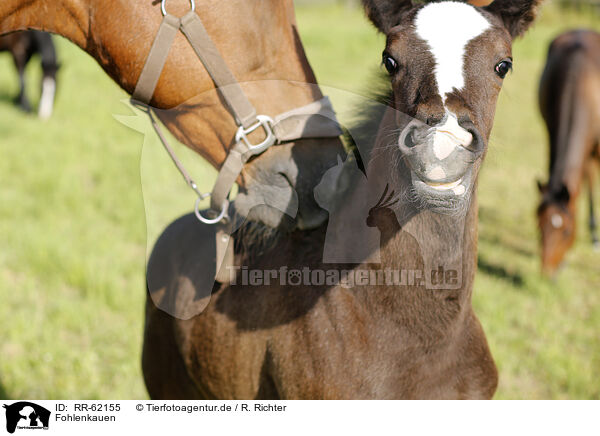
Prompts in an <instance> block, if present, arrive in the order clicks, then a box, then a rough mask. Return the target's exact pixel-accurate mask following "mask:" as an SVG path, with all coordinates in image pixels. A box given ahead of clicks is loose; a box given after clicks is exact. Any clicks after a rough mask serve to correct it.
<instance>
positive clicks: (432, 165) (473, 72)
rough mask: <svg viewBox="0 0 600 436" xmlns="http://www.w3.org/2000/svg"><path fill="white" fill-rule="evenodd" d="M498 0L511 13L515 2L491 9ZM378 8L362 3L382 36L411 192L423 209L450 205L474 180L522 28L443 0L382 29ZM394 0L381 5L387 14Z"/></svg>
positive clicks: (465, 196)
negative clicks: (376, 10) (515, 38)
mask: <svg viewBox="0 0 600 436" xmlns="http://www.w3.org/2000/svg"><path fill="white" fill-rule="evenodd" d="M502 2H504V3H510V5H511V7H513V8H514V5H515V3H518V0H496V2H494V3H493V5H494V4H495V5H496V8H498V7H501V6H502ZM381 3H386V2H385V1H383V0H382V2H379V3H378V2H377V1H376V0H374V1H366V2H365V6H366V8H367V13H368V14H369V16H370V18H371V19H372V20H373V21H374V22H375V24H376V25H378V27H379V28H380V30H382V31H383V32H384V33H385V34H386V36H387V43H386V47H385V50H384V52H383V65H384V66H385V68H386V69H387V71H388V73H389V75H390V79H391V83H392V88H393V92H394V106H395V109H396V110H397V111H398V114H399V116H398V117H397V124H398V125H397V127H398V129H399V131H400V132H401V133H400V135H399V138H398V147H399V148H400V150H401V153H402V155H403V158H404V160H405V161H406V162H407V164H408V167H409V169H410V173H411V174H410V179H411V182H412V188H413V190H414V191H415V193H416V194H417V196H418V197H419V199H420V200H421V201H422V202H424V203H425V204H429V205H430V206H435V207H436V208H437V209H442V210H443V209H447V208H450V207H452V208H454V207H456V205H457V204H460V203H461V201H464V200H467V199H468V198H469V194H470V192H471V191H472V188H473V185H474V183H475V180H476V177H477V173H478V171H479V167H480V164H481V160H482V159H483V156H484V154H485V151H486V148H487V142H488V139H489V136H490V132H491V129H492V124H493V118H494V112H495V106H496V100H497V97H498V93H499V92H500V89H501V87H502V82H503V80H504V78H505V76H506V75H507V73H508V72H509V71H510V70H511V68H512V55H511V44H512V39H513V37H514V36H516V35H518V34H520V33H522V32H523V31H524V28H523V23H517V22H511V21H510V20H508V19H507V17H506V16H505V15H502V13H501V12H499V11H498V10H494V9H490V8H477V7H474V6H471V5H469V4H466V3H458V2H440V3H430V4H427V5H425V6H422V7H415V8H412V7H411V8H410V9H406V10H405V11H402V12H401V13H400V14H399V15H398V18H397V20H396V21H390V22H389V24H392V23H393V25H389V26H386V25H385V22H384V24H383V25H382V21H381V20H382V17H381V16H377V15H376V14H375V13H374V9H377V8H378V7H379V8H381V9H383V8H382V4H381ZM398 3H399V2H387V5H385V4H384V5H383V6H384V7H387V8H388V9H387V11H389V10H390V9H391V10H393V8H394V7H398ZM498 3H500V5H498ZM522 3H526V4H528V5H530V6H531V7H533V5H534V2H532V1H523V2H522ZM521 6H523V5H521ZM524 11H526V7H525V6H523V7H522V11H521V12H523V13H524ZM513 12H514V11H513ZM529 12H531V11H529ZM532 14H533V12H531V16H527V17H526V19H527V20H528V21H527V23H529V22H530V21H531V20H532V19H533V18H532V17H533V15H532ZM519 17H520V18H521V19H523V17H522V16H521V15H519V14H517V15H514V16H511V18H514V19H515V20H518V19H519ZM517 24H518V26H517V27H513V25H517ZM404 115H408V116H409V117H410V118H409V117H406V116H404ZM411 119H412V121H409V120H411Z"/></svg>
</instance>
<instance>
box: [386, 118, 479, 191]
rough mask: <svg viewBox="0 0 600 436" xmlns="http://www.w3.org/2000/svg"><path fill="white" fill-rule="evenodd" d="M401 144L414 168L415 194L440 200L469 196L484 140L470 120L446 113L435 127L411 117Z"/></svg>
mask: <svg viewBox="0 0 600 436" xmlns="http://www.w3.org/2000/svg"><path fill="white" fill-rule="evenodd" d="M398 146H399V148H400V151H401V152H402V155H403V157H404V159H405V160H406V162H407V163H408V165H409V167H410V169H411V176H412V183H413V188H414V189H415V191H416V194H417V195H418V196H419V197H420V198H422V199H424V200H428V199H433V200H437V201H439V200H445V199H457V198H461V197H466V196H467V194H468V192H469V191H470V188H471V187H472V183H473V180H474V177H473V171H472V170H473V166H474V163H475V162H476V161H477V160H478V159H479V158H480V157H481V156H482V154H483V151H484V148H485V143H484V140H483V138H482V136H481V134H480V133H479V132H478V131H477V129H476V128H475V126H474V124H473V123H472V122H471V121H470V120H467V119H465V120H461V121H460V122H459V121H458V120H457V118H456V116H455V115H454V114H452V113H446V115H445V117H444V118H443V119H442V120H441V121H440V122H439V123H438V124H436V125H434V126H429V125H427V124H425V123H422V122H420V121H418V120H412V121H411V122H410V123H408V125H407V126H406V127H405V128H404V129H403V130H402V133H401V134H400V137H399V140H398Z"/></svg>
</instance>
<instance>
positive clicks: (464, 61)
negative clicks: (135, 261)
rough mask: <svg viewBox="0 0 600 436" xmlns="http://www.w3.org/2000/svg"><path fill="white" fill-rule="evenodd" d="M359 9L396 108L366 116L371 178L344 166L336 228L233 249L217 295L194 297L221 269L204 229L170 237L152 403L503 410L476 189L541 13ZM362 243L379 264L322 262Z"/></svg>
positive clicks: (160, 264) (161, 245)
mask: <svg viewBox="0 0 600 436" xmlns="http://www.w3.org/2000/svg"><path fill="white" fill-rule="evenodd" d="M363 3H364V5H365V8H366V11H367V14H368V16H369V18H370V19H371V20H372V22H373V23H374V24H375V25H376V26H377V28H378V29H379V30H380V31H381V32H383V33H385V35H386V36H387V44H386V47H385V50H384V54H383V62H384V65H385V67H386V69H387V70H388V72H389V80H390V84H391V96H390V101H391V102H392V104H391V107H382V108H380V109H379V110H378V111H377V115H374V114H372V115H371V117H372V118H371V121H372V126H375V130H374V131H371V132H372V133H371V134H369V135H366V142H362V141H359V143H358V144H357V145H358V148H359V150H360V155H361V156H360V157H361V160H362V165H358V164H357V163H356V162H355V161H353V160H352V159H350V158H349V159H348V160H346V163H344V164H342V163H340V165H343V166H344V167H346V165H347V167H348V168H350V169H349V170H348V171H351V174H358V176H357V177H350V176H348V173H347V171H346V170H345V169H344V168H341V169H338V168H335V169H331V170H330V171H329V172H328V173H327V174H325V177H324V178H323V179H322V180H323V181H322V182H321V183H320V184H319V185H318V186H317V192H315V194H316V195H317V197H318V198H317V202H318V203H319V204H321V205H323V207H325V205H327V206H328V210H329V213H330V226H329V228H327V229H326V228H325V226H321V227H320V228H317V229H315V230H312V231H295V232H293V233H291V234H289V235H287V237H285V238H280V239H279V240H278V241H277V242H276V243H275V245H274V246H273V247H271V249H270V250H269V251H267V252H266V253H265V254H262V255H260V254H256V253H253V251H252V247H250V250H249V251H248V252H246V251H244V250H241V249H240V247H238V249H237V251H236V265H237V271H234V272H237V276H236V275H235V274H233V275H234V277H233V279H234V280H232V282H231V283H230V284H221V283H215V285H214V287H213V288H212V289H206V288H202V287H201V286H199V285H198V283H200V281H199V280H198V277H200V276H201V275H202V274H203V273H202V270H203V268H209V269H210V268H211V267H212V266H211V265H208V266H207V259H206V258H205V257H203V255H202V253H204V252H205V250H203V249H202V248H203V247H204V246H205V245H206V244H207V243H210V238H208V235H210V231H209V230H207V229H206V227H205V226H200V225H198V223H197V222H196V221H195V218H194V217H193V216H185V217H183V218H181V219H179V220H178V221H176V222H175V223H173V224H172V225H171V226H169V228H167V230H166V231H165V232H164V234H163V235H162V236H161V238H160V239H159V241H158V242H157V244H156V246H155V248H154V251H153V253H152V255H151V258H150V261H149V263H148V284H149V285H150V287H149V293H150V294H151V296H152V298H149V299H148V303H147V306H146V308H147V310H146V328H145V337H144V351H143V370H144V377H145V380H146V386H147V388H148V391H149V393H150V396H151V397H153V398H288V399H292V398H296V399H299V398H331V399H335V398H337V399H345V398H491V397H492V396H493V394H494V392H495V389H496V384H497V371H496V367H495V365H494V362H493V359H492V356H491V354H490V351H489V348H488V345H487V341H486V338H485V335H484V333H483V330H482V328H481V325H480V324H479V321H478V320H477V317H476V316H475V314H474V312H473V308H472V305H471V295H472V290H473V279H474V275H475V272H476V268H477V262H476V260H477V256H476V251H477V201H476V190H475V186H476V180H477V175H478V172H479V168H480V165H481V163H482V160H483V157H484V155H485V151H486V147H487V142H488V138H489V135H490V131H491V128H492V122H493V115H494V109H495V104H496V98H497V95H498V93H499V91H500V88H501V86H502V81H503V79H504V77H505V76H506V74H507V73H508V72H509V71H510V69H511V65H512V58H511V43H512V40H513V38H515V37H517V36H520V35H522V34H523V33H524V32H525V30H526V28H527V27H528V26H529V25H530V24H531V22H532V21H533V19H534V17H535V11H536V7H537V4H538V2H537V1H533V0H496V2H494V3H492V4H491V5H490V6H488V7H486V8H476V7H473V6H470V5H467V4H464V3H458V2H439V3H431V4H427V5H413V4H412V3H411V2H410V1H407V0H404V1H398V0H394V1H389V0H379V1H378V0H364V2H363ZM359 167H362V168H364V171H365V173H364V174H361V173H360V172H359V171H357V170H356V168H359ZM363 179H366V182H365V180H363ZM365 183H366V185H365ZM365 205H368V206H370V208H369V207H363V206H365ZM329 206H331V207H330V208H329ZM357 211H361V213H362V211H364V213H365V215H364V216H362V217H361V216H359V217H357V219H353V218H354V217H353V216H350V218H349V219H345V218H346V217H348V216H349V215H350V214H355V213H357ZM334 214H335V217H341V219H339V220H338V219H334ZM338 222H339V223H342V228H338V229H335V228H334V229H331V227H332V224H333V225H335V224H334V223H338ZM355 226H356V227H355ZM365 227H366V230H365ZM363 231H364V232H366V233H365V234H366V237H365V238H366V241H367V242H365V244H368V247H373V246H375V247H376V248H378V250H377V249H375V250H373V251H367V252H366V253H364V255H363V256H362V259H353V260H352V261H353V262H360V263H353V264H339V263H332V260H331V259H328V258H327V256H325V258H324V256H323V253H324V252H325V253H327V252H332V253H335V255H336V256H337V255H338V254H339V251H336V250H327V249H326V247H324V246H325V244H326V243H327V244H329V243H330V242H328V241H332V240H333V241H336V243H337V241H339V242H340V243H341V244H344V243H348V241H349V242H350V243H348V246H347V247H348V249H352V248H353V245H352V241H356V240H357V239H358V240H361V241H363V239H359V236H364V235H362V234H361V235H359V234H358V233H357V232H363ZM374 232H375V233H374ZM373 234H374V235H375V236H376V237H377V240H376V241H375V243H373V241H372V240H371V239H370V237H371V236H370V235H373ZM330 235H333V236H334V237H333V238H330V237H329V236H330ZM361 243H362V242H361ZM342 254H343V253H342ZM341 258H343V259H347V258H348V257H347V256H342V257H341ZM274 277H275V278H274ZM336 278H337V279H336ZM246 279H247V280H246ZM396 279H398V280H396ZM153 300H154V301H157V302H160V304H159V306H160V307H165V306H168V305H171V304H172V305H174V306H175V307H179V310H180V312H179V313H181V314H182V316H181V318H185V319H177V318H174V317H171V316H169V315H167V314H166V313H164V312H162V311H161V310H160V309H158V308H157V307H156V306H155V304H154V302H153ZM169 302H171V303H169Z"/></svg>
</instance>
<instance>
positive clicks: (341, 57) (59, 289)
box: [0, 6, 600, 399]
mask: <svg viewBox="0 0 600 436" xmlns="http://www.w3.org/2000/svg"><path fill="white" fill-rule="evenodd" d="M297 15H298V21H299V25H300V31H301V34H302V37H303V40H304V43H305V46H306V50H307V53H308V56H309V58H310V60H311V63H312V64H313V67H314V68H315V70H316V73H317V77H318V79H319V81H320V82H321V83H322V84H323V85H327V86H331V87H336V88H341V89H344V90H347V91H351V92H355V93H361V92H363V91H364V90H365V89H366V88H367V87H368V83H369V80H370V79H369V78H370V77H372V71H373V69H374V68H377V65H378V63H379V61H380V54H381V51H382V48H383V39H382V38H381V37H380V36H378V35H377V34H376V33H375V31H374V30H373V29H372V28H371V26H370V25H369V24H368V23H367V21H366V20H365V19H364V18H363V17H362V14H361V12H360V11H359V10H356V9H350V8H345V7H336V6H311V7H302V8H299V9H298V11H297ZM574 27H592V28H595V29H597V30H600V18H599V17H598V16H594V15H593V14H589V13H574V12H563V11H559V10H557V9H555V8H553V7H547V8H545V9H544V10H543V11H542V16H541V19H540V21H539V22H538V24H537V25H536V26H535V28H534V29H533V31H531V32H530V34H529V35H528V36H527V38H526V39H524V40H522V41H518V42H517V43H516V44H515V47H514V58H515V71H514V73H513V74H512V76H509V78H508V79H507V80H506V85H505V89H504V90H503V92H502V95H501V98H500V101H499V103H498V111H497V116H496V123H495V128H494V132H493V138H492V140H491V145H490V151H489V154H488V157H487V161H486V164H485V166H484V169H483V171H482V174H481V177H480V185H479V199H480V253H479V265H480V268H479V273H478V275H477V278H476V283H475V296H474V304H475V308H476V312H477V314H478V315H479V318H480V320H481V321H482V323H483V325H484V328H485V330H486V333H487V336H488V340H489V342H490V345H491V348H492V353H493V355H494V357H495V360H496V363H497V365H498V367H499V370H500V385H499V389H498V393H497V395H496V398H502V399H503V398H596V399H599V398H600V371H599V370H600V338H599V336H600V271H599V264H600V254H598V253H595V252H593V251H592V249H591V246H590V244H589V242H588V235H587V231H586V229H585V226H583V225H580V226H579V230H578V241H577V244H576V246H575V248H574V249H573V250H572V251H571V252H570V253H569V256H568V265H567V267H566V268H565V269H564V270H563V271H562V272H561V274H560V276H559V277H558V279H557V280H556V281H555V282H549V281H547V280H544V279H542V278H541V277H540V275H539V257H538V242H537V233H536V224H535V215H534V211H535V208H536V203H537V200H538V195H537V190H536V188H535V179H536V178H543V177H544V175H545V173H546V167H547V163H546V160H547V157H546V155H547V153H546V149H547V146H546V137H545V132H544V129H543V126H542V124H541V120H540V117H539V115H538V111H537V106H536V92H537V81H538V77H539V74H540V72H541V69H542V67H543V63H544V58H545V53H546V49H547V46H548V43H549V42H550V40H551V39H552V38H553V37H554V36H555V35H557V34H558V33H560V32H561V31H564V30H566V29H570V28H574ZM57 41H58V50H59V55H60V58H61V62H62V64H63V67H62V68H61V70H60V76H59V80H60V83H59V90H58V100H57V106H56V112H55V115H54V116H53V118H52V119H51V120H50V121H48V122H46V123H42V122H40V121H38V120H37V119H36V118H35V117H32V116H27V115H24V114H22V113H21V112H19V111H18V110H17V109H15V108H14V107H13V106H12V104H11V101H10V100H11V98H12V96H13V94H14V93H15V92H16V85H17V81H16V77H15V75H14V73H13V70H12V65H11V62H10V59H9V57H8V56H7V55H2V56H1V57H0V247H1V248H0V301H1V302H2V304H0V398H31V399H36V398H86V399H95V398H106V399H108V398H115V399H128V398H142V397H146V395H147V394H146V391H145V388H144V385H143V381H142V375H141V370H140V350H141V336H142V322H143V302H144V298H145V292H144V289H145V287H144V264H145V258H146V245H147V242H146V241H147V234H149V235H150V236H149V237H148V239H150V240H152V239H153V237H154V235H156V233H157V232H158V231H159V230H160V228H161V226H162V225H164V223H166V220H167V219H168V218H170V217H174V216H176V215H178V214H179V213H180V212H182V211H185V210H186V209H187V210H189V209H191V203H190V199H191V198H193V197H190V195H189V193H187V192H186V191H185V188H184V187H183V186H182V185H183V184H182V183H181V181H180V179H179V178H178V175H177V174H176V173H175V172H174V170H173V168H172V167H171V164H170V162H169V161H168V158H167V156H166V155H165V154H163V153H162V152H161V151H160V150H159V148H158V144H157V143H156V141H155V139H153V138H152V137H148V136H146V144H145V146H144V148H143V151H142V141H143V139H142V135H140V134H139V133H137V132H135V131H134V130H132V129H130V128H128V127H126V126H124V125H123V124H121V123H119V122H118V121H116V120H115V119H114V117H113V114H129V113H130V112H129V111H128V109H127V108H126V107H125V106H124V105H123V104H122V103H121V102H120V100H122V99H124V98H125V97H126V96H125V94H124V93H123V92H122V91H121V90H120V89H119V88H118V87H117V86H116V85H115V84H114V83H112V82H111V81H110V79H108V77H107V76H105V75H104V73H103V72H102V71H101V70H100V68H99V67H97V66H96V64H95V63H94V61H93V60H92V59H90V58H89V57H88V56H87V55H86V54H85V53H83V52H81V51H80V50H79V49H77V48H76V47H74V46H73V45H71V44H70V43H68V42H66V41H64V40H62V39H57ZM28 74H29V76H31V78H32V82H31V83H37V79H38V77H39V73H38V71H37V65H36V66H34V67H32V68H31V69H30V70H29V71H28ZM35 91H37V90H36V89H33V90H32V96H33V99H34V100H35V95H37V93H36V92H35ZM342 94H343V93H342ZM334 97H335V96H334ZM342 99H343V97H339V98H337V99H334V104H336V105H337V106H338V107H343V106H344V101H342ZM341 112H343V111H341ZM188 160H189V156H188ZM194 162H195V163H193V165H194V173H195V174H201V175H202V176H201V177H200V178H201V184H203V185H204V186H206V187H209V186H210V185H211V182H212V180H213V177H214V171H212V170H210V169H208V168H207V167H206V165H205V164H203V163H202V162H201V161H200V160H199V159H195V161H194ZM140 163H141V164H140ZM141 180H143V181H144V183H143V184H142V183H141ZM142 185H143V186H144V190H145V191H146V192H145V193H146V200H147V206H148V207H147V208H145V207H144V201H143V197H142ZM179 193H181V195H179ZM596 200H597V204H599V205H600V198H597V199H596ZM580 206H581V207H580V217H579V218H580V223H583V221H582V219H583V218H584V214H585V211H586V207H585V205H584V204H583V202H581V204H580ZM167 214H168V215H169V216H167ZM146 222H147V223H148V232H147V228H146Z"/></svg>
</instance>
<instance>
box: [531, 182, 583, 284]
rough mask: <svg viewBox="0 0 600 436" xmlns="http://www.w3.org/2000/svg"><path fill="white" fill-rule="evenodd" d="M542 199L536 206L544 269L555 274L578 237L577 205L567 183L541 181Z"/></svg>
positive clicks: (545, 271)
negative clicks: (549, 183) (553, 187)
mask: <svg viewBox="0 0 600 436" xmlns="http://www.w3.org/2000/svg"><path fill="white" fill-rule="evenodd" d="M538 187H539V189H540V192H541V194H542V201H541V203H540V206H539V207H538V210H537V216H538V224H539V227H540V231H541V233H542V271H543V273H544V274H545V275H547V276H553V275H554V274H555V272H556V270H557V269H558V267H559V266H560V264H561V263H562V261H563V258H564V256H565V253H566V252H567V250H568V249H569V248H571V245H573V242H574V240H575V219H574V212H575V211H574V207H573V202H571V201H570V200H571V195H570V194H569V190H568V189H567V187H566V186H565V185H564V184H561V185H560V186H559V187H558V188H556V189H551V188H550V187H549V186H548V185H541V184H538Z"/></svg>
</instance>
